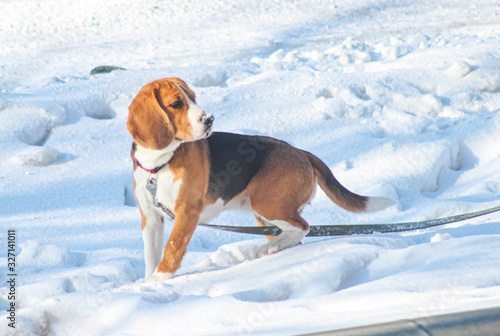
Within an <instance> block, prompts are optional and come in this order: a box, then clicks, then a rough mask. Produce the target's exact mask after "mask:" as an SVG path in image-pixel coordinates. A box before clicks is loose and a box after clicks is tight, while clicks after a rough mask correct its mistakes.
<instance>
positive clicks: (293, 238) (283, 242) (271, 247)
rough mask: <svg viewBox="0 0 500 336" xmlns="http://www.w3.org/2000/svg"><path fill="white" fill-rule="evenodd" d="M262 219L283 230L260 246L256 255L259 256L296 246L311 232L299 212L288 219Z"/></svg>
mask: <svg viewBox="0 0 500 336" xmlns="http://www.w3.org/2000/svg"><path fill="white" fill-rule="evenodd" d="M261 220H263V221H264V222H268V223H270V224H271V225H275V226H277V227H279V228H280V229H281V230H282V232H281V233H280V234H279V235H278V236H277V237H275V238H274V239H272V240H270V241H269V243H266V244H264V245H262V246H261V247H260V248H259V250H258V251H257V255H256V257H257V258H260V257H262V256H265V255H268V254H274V253H276V252H278V251H281V250H284V249H286V248H289V247H292V246H295V245H297V244H299V243H300V241H301V240H302V238H304V237H305V236H306V235H307V233H308V232H309V224H307V222H306V221H305V220H304V219H303V218H302V217H300V215H299V214H295V216H294V217H293V218H290V219H287V220H281V219H278V220H272V221H268V220H265V219H262V218H261Z"/></svg>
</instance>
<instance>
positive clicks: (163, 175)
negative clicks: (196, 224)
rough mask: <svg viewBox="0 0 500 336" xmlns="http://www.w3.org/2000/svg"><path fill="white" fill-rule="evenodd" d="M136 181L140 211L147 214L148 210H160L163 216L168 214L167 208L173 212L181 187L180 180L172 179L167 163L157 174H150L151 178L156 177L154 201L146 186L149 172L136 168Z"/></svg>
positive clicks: (172, 175)
mask: <svg viewBox="0 0 500 336" xmlns="http://www.w3.org/2000/svg"><path fill="white" fill-rule="evenodd" d="M134 177H135V181H136V190H135V191H136V195H137V200H138V201H139V204H140V206H141V209H142V211H144V212H145V214H146V215H147V213H148V212H150V211H155V212H158V211H159V212H161V213H162V215H163V216H170V214H169V213H168V211H166V210H165V209H168V210H169V211H171V212H174V208H175V202H176V200H177V197H178V196H179V190H180V187H181V183H182V181H181V180H178V181H174V179H175V176H174V174H172V172H171V171H170V169H169V167H168V164H167V165H166V166H164V167H163V168H162V169H161V170H160V171H159V172H158V173H157V174H155V175H152V178H153V179H156V185H157V189H156V195H155V197H156V201H155V200H154V199H153V195H152V194H151V192H150V191H149V190H147V188H146V184H147V183H148V178H149V177H150V175H149V173H148V172H146V171H144V170H143V169H140V168H138V169H136V171H135V173H134Z"/></svg>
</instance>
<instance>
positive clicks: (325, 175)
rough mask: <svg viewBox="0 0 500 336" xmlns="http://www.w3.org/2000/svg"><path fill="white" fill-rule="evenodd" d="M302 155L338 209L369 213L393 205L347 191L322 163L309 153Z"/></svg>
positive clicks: (389, 201) (384, 200) (391, 201)
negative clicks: (307, 160)
mask: <svg viewBox="0 0 500 336" xmlns="http://www.w3.org/2000/svg"><path fill="white" fill-rule="evenodd" d="M304 153H305V154H306V155H307V158H308V159H309V162H311V165H312V167H313V169H314V175H315V176H316V178H317V179H318V185H319V186H320V187H321V189H323V191H324V192H325V194H326V195H327V196H328V197H329V198H330V199H331V200H332V201H333V202H335V203H336V204H337V205H339V206H340V207H342V208H344V209H346V210H348V211H351V212H371V211H377V210H382V209H385V208H387V207H389V206H391V205H393V204H394V201H393V200H392V199H390V198H386V197H367V196H361V195H358V194H355V193H353V192H351V191H349V190H347V189H346V188H345V187H344V186H343V185H342V184H340V183H339V181H337V179H336V178H335V177H334V176H333V174H332V172H331V171H330V168H328V166H327V165H326V164H325V163H324V162H323V161H321V160H320V159H319V158H318V157H317V156H315V155H313V154H311V153H309V152H305V151H304Z"/></svg>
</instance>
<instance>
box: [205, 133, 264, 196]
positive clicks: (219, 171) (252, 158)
mask: <svg viewBox="0 0 500 336" xmlns="http://www.w3.org/2000/svg"><path fill="white" fill-rule="evenodd" d="M207 141H208V146H209V149H210V155H209V156H210V177H209V178H210V179H209V185H208V193H207V194H208V196H210V197H212V198H213V199H218V198H222V199H223V200H224V201H229V200H231V199H232V198H233V197H235V196H236V195H238V194H239V193H241V192H242V191H243V190H245V188H246V187H247V186H248V183H250V180H251V179H252V178H253V177H254V176H255V174H257V172H258V171H259V169H260V168H261V166H262V163H263V162H264V160H265V158H266V156H267V154H268V152H269V150H270V149H271V147H273V146H274V144H273V143H272V140H271V139H270V138H267V137H262V136H252V135H242V134H234V133H223V132H214V133H212V135H211V136H210V137H209V138H208V139H207Z"/></svg>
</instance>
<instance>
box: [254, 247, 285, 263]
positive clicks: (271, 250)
mask: <svg viewBox="0 0 500 336" xmlns="http://www.w3.org/2000/svg"><path fill="white" fill-rule="evenodd" d="M279 250H280V249H279V246H277V245H275V244H271V243H267V244H264V245H262V246H261V247H260V248H259V250H258V251H257V254H256V255H255V258H257V259H258V258H261V257H264V256H266V255H270V254H275V253H276V252H278V251H279Z"/></svg>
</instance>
